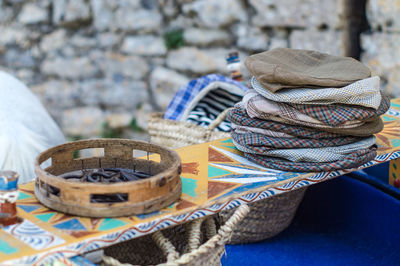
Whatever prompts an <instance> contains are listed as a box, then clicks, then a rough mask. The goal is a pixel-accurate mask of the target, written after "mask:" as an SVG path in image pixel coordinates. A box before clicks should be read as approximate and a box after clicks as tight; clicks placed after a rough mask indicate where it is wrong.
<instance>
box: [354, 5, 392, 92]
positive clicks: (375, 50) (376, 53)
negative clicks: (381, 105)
mask: <svg viewBox="0 0 400 266" xmlns="http://www.w3.org/2000/svg"><path fill="white" fill-rule="evenodd" d="M367 17H368V21H369V24H370V31H368V32H365V33H363V34H362V36H361V41H362V48H363V49H364V53H363V54H362V61H363V62H364V63H365V64H367V65H368V66H369V67H370V68H371V69H372V71H373V73H374V74H375V75H379V76H380V77H381V78H382V81H383V87H384V88H385V89H386V91H387V92H388V93H389V94H391V96H393V97H400V1H398V0H368V5H367Z"/></svg>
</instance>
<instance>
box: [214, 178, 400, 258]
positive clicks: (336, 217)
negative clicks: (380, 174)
mask: <svg viewBox="0 0 400 266" xmlns="http://www.w3.org/2000/svg"><path fill="white" fill-rule="evenodd" d="M399 222H400V201H399V200H397V199H395V198H393V197H391V196H390V195H388V194H386V193H384V192H382V191H381V190H379V189H377V188H375V187H373V186H371V185H369V184H366V183H363V182H360V181H358V180H355V179H352V178H349V177H347V176H343V177H339V178H336V179H334V180H331V181H327V182H323V183H320V184H317V185H314V186H311V187H310V188H309V189H308V191H307V192H306V194H305V197H304V200H303V202H302V203H301V205H300V207H299V209H298V211H297V214H296V217H295V218H294V220H293V223H292V225H291V226H290V227H289V228H288V229H287V230H285V231H284V232H282V233H281V234H279V235H278V236H276V237H274V238H272V239H268V240H266V241H263V242H259V243H253V244H246V245H227V247H226V252H227V256H226V257H225V256H224V257H223V258H222V260H221V262H222V264H223V265H395V264H399V262H400V252H399V243H400V233H399V225H400V223H399Z"/></svg>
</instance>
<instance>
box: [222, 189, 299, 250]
mask: <svg viewBox="0 0 400 266" xmlns="http://www.w3.org/2000/svg"><path fill="white" fill-rule="evenodd" d="M305 192H306V187H303V188H299V189H296V190H293V191H290V192H286V193H282V194H279V195H276V196H273V197H270V198H267V199H264V200H260V201H257V202H254V203H252V204H249V207H250V212H249V214H248V215H247V216H246V218H245V219H243V220H242V221H241V222H240V223H239V224H238V226H237V227H236V229H235V230H234V231H233V234H232V238H231V240H230V241H229V244H242V243H251V242H257V241H261V240H264V239H267V238H270V237H273V236H276V235H277V234H279V233H280V232H282V231H283V230H285V229H286V228H287V227H288V226H289V225H290V223H291V222H292V220H293V218H294V216H295V214H296V211H297V208H298V206H299V204H300V202H301V200H302V199H303V196H304V193H305ZM234 211H235V210H234V209H231V210H227V211H223V212H221V213H220V214H219V216H220V218H221V220H222V221H226V220H227V219H229V217H230V216H231V215H232V214H233V212H234Z"/></svg>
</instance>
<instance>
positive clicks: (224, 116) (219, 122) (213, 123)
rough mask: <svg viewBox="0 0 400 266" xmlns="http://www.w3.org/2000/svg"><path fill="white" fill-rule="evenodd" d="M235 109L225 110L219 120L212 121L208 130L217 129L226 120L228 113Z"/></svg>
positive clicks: (218, 117)
mask: <svg viewBox="0 0 400 266" xmlns="http://www.w3.org/2000/svg"><path fill="white" fill-rule="evenodd" d="M231 109H233V108H232V107H229V108H228V109H225V110H224V111H223V112H222V113H220V114H219V115H218V116H217V118H215V120H214V121H212V123H211V124H210V125H209V126H208V129H210V130H211V131H212V130H214V129H215V128H216V127H218V126H219V124H221V123H222V121H224V120H225V118H226V116H227V114H228V112H229V111H230V110H231Z"/></svg>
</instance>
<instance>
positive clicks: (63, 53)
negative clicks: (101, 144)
mask: <svg viewBox="0 0 400 266" xmlns="http://www.w3.org/2000/svg"><path fill="white" fill-rule="evenodd" d="M276 47H291V48H300V49H314V50H319V51H322V52H327V53H330V54H334V55H348V56H353V57H355V58H360V59H361V60H362V61H363V62H364V63H365V64H367V65H368V66H369V67H371V69H372V71H373V72H374V74H377V75H380V76H381V77H382V81H383V82H382V84H383V87H384V88H385V89H386V90H387V91H388V92H389V93H390V94H391V95H392V96H393V97H400V1H398V0H368V1H365V0H361V1H356V0H320V1H313V0H279V1H278V0H276V1H273V0H192V1H191V0H160V1H156V0H109V1H107V0H0V69H1V70H4V71H7V72H9V73H11V74H14V75H15V76H16V77H18V78H19V79H21V80H22V81H23V82H25V83H26V84H27V85H28V86H29V87H30V88H31V89H32V91H33V92H34V93H35V94H36V95H37V96H38V97H39V98H40V99H41V101H42V103H43V104H44V105H45V107H46V108H47V109H48V110H49V112H50V113H51V115H52V116H53V117H54V118H55V120H56V121H57V123H58V124H59V125H60V126H61V128H62V130H63V131H64V133H65V134H66V135H68V136H69V137H70V138H72V139H77V138H83V137H95V136H103V137H120V136H123V137H135V138H144V137H145V133H144V131H143V130H142V129H145V128H146V115H147V114H148V113H149V112H151V111H162V110H164V109H165V108H166V106H167V105H168V103H169V101H170V100H171V98H172V96H173V94H174V93H175V92H176V91H177V89H179V87H180V86H182V85H184V84H186V83H187V82H188V81H189V80H190V79H192V78H195V77H198V76H201V75H204V74H207V73H220V74H226V75H227V71H226V63H225V56H226V54H227V53H228V52H230V51H233V50H237V51H239V52H240V55H241V58H242V59H244V58H245V57H246V56H247V55H249V54H252V53H256V52H260V51H265V50H267V49H272V48H276ZM243 72H244V75H245V78H246V79H247V78H248V73H247V72H246V70H245V69H243Z"/></svg>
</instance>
